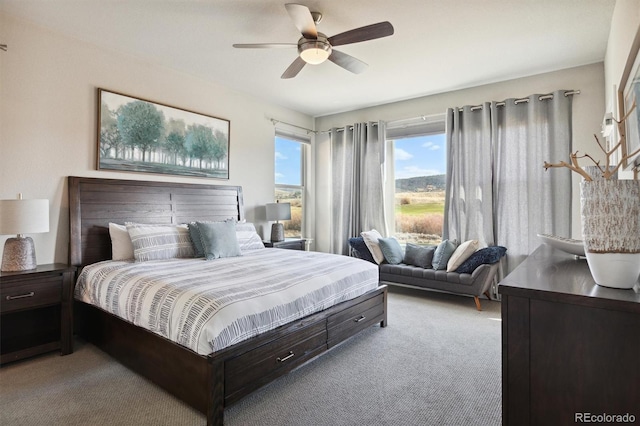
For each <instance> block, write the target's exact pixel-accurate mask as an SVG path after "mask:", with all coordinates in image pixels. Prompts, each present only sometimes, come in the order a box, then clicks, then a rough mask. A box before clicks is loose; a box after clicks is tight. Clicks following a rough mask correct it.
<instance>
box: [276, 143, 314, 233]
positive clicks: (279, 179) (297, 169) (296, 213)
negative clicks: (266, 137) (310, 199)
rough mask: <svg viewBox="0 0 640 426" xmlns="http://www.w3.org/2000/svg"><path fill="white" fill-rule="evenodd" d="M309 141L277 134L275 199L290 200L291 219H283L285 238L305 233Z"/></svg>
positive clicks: (282, 201)
mask: <svg viewBox="0 0 640 426" xmlns="http://www.w3.org/2000/svg"><path fill="white" fill-rule="evenodd" d="M307 145H308V141H304V140H302V139H299V138H297V137H294V136H290V135H284V134H276V137H275V199H276V200H278V201H279V202H281V203H290V204H291V220H285V221H283V222H282V223H283V224H284V236H285V237H286V238H295V237H297V238H299V237H301V236H302V225H303V223H302V221H303V217H304V215H303V213H304V194H305V173H304V171H305V162H306V151H307V148H308V146H307Z"/></svg>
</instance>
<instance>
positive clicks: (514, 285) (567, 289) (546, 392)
mask: <svg viewBox="0 0 640 426" xmlns="http://www.w3.org/2000/svg"><path fill="white" fill-rule="evenodd" d="M498 291H499V293H500V294H501V295H502V423H503V424H505V425H517V426H525V425H566V424H576V423H583V422H586V421H584V420H585V419H586V418H590V419H591V420H590V421H589V422H591V423H593V421H594V419H595V420H599V419H600V420H603V421H600V422H598V421H597V423H599V424H602V423H614V421H612V419H613V418H612V417H606V416H617V415H620V416H624V415H625V414H626V415H627V419H629V416H633V418H634V419H635V422H640V286H638V285H636V286H635V287H634V288H633V289H631V290H618V289H609V288H605V287H600V286H598V285H597V284H595V282H594V281H593V278H592V277H591V273H590V272H589V267H588V265H587V261H586V260H585V259H576V258H575V257H574V256H573V255H571V254H567V253H564V252H562V251H559V250H556V249H553V248H551V247H550V246H548V245H546V244H543V245H542V246H540V247H539V248H538V249H536V251H534V252H533V253H532V254H531V256H529V257H528V258H527V260H525V261H524V262H523V263H522V264H521V265H519V266H518V267H517V268H516V269H515V270H514V271H513V272H512V273H511V274H509V275H508V276H507V277H506V278H505V279H504V280H503V281H502V282H501V283H500V286H499V290H498ZM595 416H603V417H595ZM607 419H608V420H609V421H607ZM618 423H622V422H618ZM627 423H629V422H628V421H627ZM632 424H633V422H632Z"/></svg>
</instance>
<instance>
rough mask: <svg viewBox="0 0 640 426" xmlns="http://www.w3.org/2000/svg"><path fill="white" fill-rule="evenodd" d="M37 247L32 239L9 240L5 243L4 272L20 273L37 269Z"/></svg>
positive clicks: (19, 237) (2, 268) (3, 254)
mask: <svg viewBox="0 0 640 426" xmlns="http://www.w3.org/2000/svg"><path fill="white" fill-rule="evenodd" d="M37 266H38V264H37V263H36V247H35V246H34V245H33V240H32V239H31V237H21V236H18V237H17V238H9V239H8V240H7V241H6V242H5V243H4V252H3V253H2V267H1V268H0V270H2V272H20V271H28V270H31V269H36V267H37Z"/></svg>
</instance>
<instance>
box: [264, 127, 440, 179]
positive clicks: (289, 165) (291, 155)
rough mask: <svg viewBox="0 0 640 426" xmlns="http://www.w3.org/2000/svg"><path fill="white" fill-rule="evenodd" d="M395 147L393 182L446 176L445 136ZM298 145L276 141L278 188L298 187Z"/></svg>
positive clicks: (401, 141)
mask: <svg viewBox="0 0 640 426" xmlns="http://www.w3.org/2000/svg"><path fill="white" fill-rule="evenodd" d="M394 144H395V155H394V157H395V178H396V179H402V178H409V177H416V176H430V175H440V174H445V172H446V164H447V163H446V158H445V157H446V149H445V137H444V134H439V135H429V136H419V137H415V138H405V139H398V140H396V141H395V142H394ZM300 149H301V147H300V143H299V142H295V141H290V140H287V139H283V138H280V137H276V153H275V156H276V158H275V159H276V165H275V167H276V172H275V178H276V183H277V184H285V185H300V183H301V180H300V167H301V152H300Z"/></svg>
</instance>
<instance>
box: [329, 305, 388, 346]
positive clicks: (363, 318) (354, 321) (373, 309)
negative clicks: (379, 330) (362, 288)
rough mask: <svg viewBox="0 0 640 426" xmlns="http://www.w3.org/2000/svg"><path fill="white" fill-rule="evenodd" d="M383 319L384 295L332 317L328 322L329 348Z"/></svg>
mask: <svg viewBox="0 0 640 426" xmlns="http://www.w3.org/2000/svg"><path fill="white" fill-rule="evenodd" d="M383 319H384V295H382V294H380V295H377V296H375V297H372V298H371V299H368V300H365V301H364V302H362V303H358V304H357V305H355V306H352V307H351V308H349V309H346V310H344V311H342V312H340V313H338V314H335V315H331V316H330V317H329V319H328V322H327V329H328V336H327V338H328V346H329V347H332V346H333V345H334V344H336V343H339V342H341V341H343V340H344V339H346V338H347V337H349V336H351V335H354V334H356V333H357V332H359V331H360V330H363V329H365V328H367V327H369V326H371V325H373V324H375V323H377V322H380V321H382V320H383Z"/></svg>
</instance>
